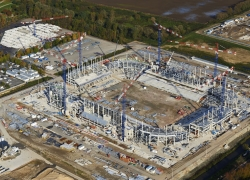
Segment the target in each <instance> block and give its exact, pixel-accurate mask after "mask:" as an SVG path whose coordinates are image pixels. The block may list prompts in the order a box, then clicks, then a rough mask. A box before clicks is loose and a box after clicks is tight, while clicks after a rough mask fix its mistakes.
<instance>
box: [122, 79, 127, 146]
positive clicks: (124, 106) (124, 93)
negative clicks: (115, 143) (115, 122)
mask: <svg viewBox="0 0 250 180" xmlns="http://www.w3.org/2000/svg"><path fill="white" fill-rule="evenodd" d="M125 123H126V85H125V84H124V87H123V98H122V140H123V141H125Z"/></svg>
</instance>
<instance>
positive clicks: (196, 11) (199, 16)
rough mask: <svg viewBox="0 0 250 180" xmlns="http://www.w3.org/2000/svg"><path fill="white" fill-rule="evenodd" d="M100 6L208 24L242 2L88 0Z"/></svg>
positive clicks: (214, 0) (234, 0)
mask: <svg viewBox="0 0 250 180" xmlns="http://www.w3.org/2000/svg"><path fill="white" fill-rule="evenodd" d="M88 1H90V2H95V3H99V4H104V5H109V6H114V7H120V8H124V9H131V10H137V11H142V12H147V13H152V14H157V15H163V16H167V17H170V18H174V19H179V20H185V21H197V22H204V23H205V22H207V21H208V20H210V19H212V18H214V17H215V16H216V14H217V13H219V12H222V11H225V10H226V9H227V7H228V6H231V5H233V4H235V3H238V2H240V1H241V0H154V1H152V0H136V1H135V0H88Z"/></svg>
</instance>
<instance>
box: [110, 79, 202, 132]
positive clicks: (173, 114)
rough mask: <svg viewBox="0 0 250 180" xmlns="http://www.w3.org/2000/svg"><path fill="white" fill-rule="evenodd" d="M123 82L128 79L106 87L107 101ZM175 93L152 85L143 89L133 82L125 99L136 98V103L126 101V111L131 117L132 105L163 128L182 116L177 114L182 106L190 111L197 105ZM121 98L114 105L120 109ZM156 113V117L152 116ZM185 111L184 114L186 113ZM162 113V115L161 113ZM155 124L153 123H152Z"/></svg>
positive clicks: (118, 92)
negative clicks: (178, 96)
mask: <svg viewBox="0 0 250 180" xmlns="http://www.w3.org/2000/svg"><path fill="white" fill-rule="evenodd" d="M124 83H126V84H128V83H130V81H123V82H121V83H119V84H116V85H114V86H111V87H110V88H107V92H108V91H109V92H108V93H106V97H105V99H107V100H108V101H110V102H111V101H114V100H115V99H117V97H118V96H119V95H120V94H121V92H122V89H123V86H124ZM175 97H176V96H175V95H171V94H169V93H168V92H165V91H162V90H160V89H157V88H155V87H152V86H148V87H147V89H146V90H145V89H143V85H142V84H141V83H139V82H135V83H134V84H133V86H131V87H130V88H129V90H128V91H127V94H126V99H128V100H136V101H137V104H135V105H134V106H130V105H129V104H128V103H126V104H127V108H126V113H127V114H128V115H129V116H131V117H133V116H132V115H131V114H130V113H131V112H132V111H131V107H134V111H137V112H138V113H139V115H140V116H145V117H148V118H151V119H156V120H157V125H158V126H159V127H161V128H163V127H164V126H165V125H166V124H172V123H175V122H176V121H178V120H179V119H180V118H182V116H181V115H180V114H178V113H177V112H178V110H180V109H181V108H183V109H184V106H188V107H190V110H187V113H188V114H189V113H191V111H194V110H195V109H197V108H198V107H199V105H198V104H197V103H196V102H193V101H189V100H188V101H187V100H185V99H183V98H182V99H181V100H177V99H175ZM121 102H122V100H120V103H119V104H117V105H114V107H115V106H119V107H120V110H121V109H122V104H121ZM155 113H157V116H156V117H152V115H153V114H155ZM187 113H185V114H184V116H185V115H187ZM163 114H164V115H163ZM152 125H155V124H152Z"/></svg>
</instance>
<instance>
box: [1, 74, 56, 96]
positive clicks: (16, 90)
mask: <svg viewBox="0 0 250 180" xmlns="http://www.w3.org/2000/svg"><path fill="white" fill-rule="evenodd" d="M50 79H52V77H43V78H41V79H39V83H42V82H45V81H48V80H50ZM37 84H38V80H34V81H31V82H28V83H26V84H25V85H23V86H20V87H17V88H14V89H12V90H10V91H9V92H6V93H5V94H3V95H1V96H0V98H1V97H4V96H8V95H10V94H14V93H16V92H19V91H22V90H24V89H27V88H29V87H32V86H35V85H37Z"/></svg>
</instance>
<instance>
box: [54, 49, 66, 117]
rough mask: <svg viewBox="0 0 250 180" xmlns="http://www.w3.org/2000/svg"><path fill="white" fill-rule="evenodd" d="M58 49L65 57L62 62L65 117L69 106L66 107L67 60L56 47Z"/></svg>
mask: <svg viewBox="0 0 250 180" xmlns="http://www.w3.org/2000/svg"><path fill="white" fill-rule="evenodd" d="M56 49H57V50H58V52H60V54H61V56H62V57H63V60H62V65H63V95H62V96H63V97H62V98H63V111H64V112H63V113H64V115H66V110H67V106H66V98H67V89H66V69H67V67H66V64H67V59H66V58H65V57H64V55H63V54H62V53H61V50H60V49H59V48H58V47H57V46H56Z"/></svg>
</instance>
